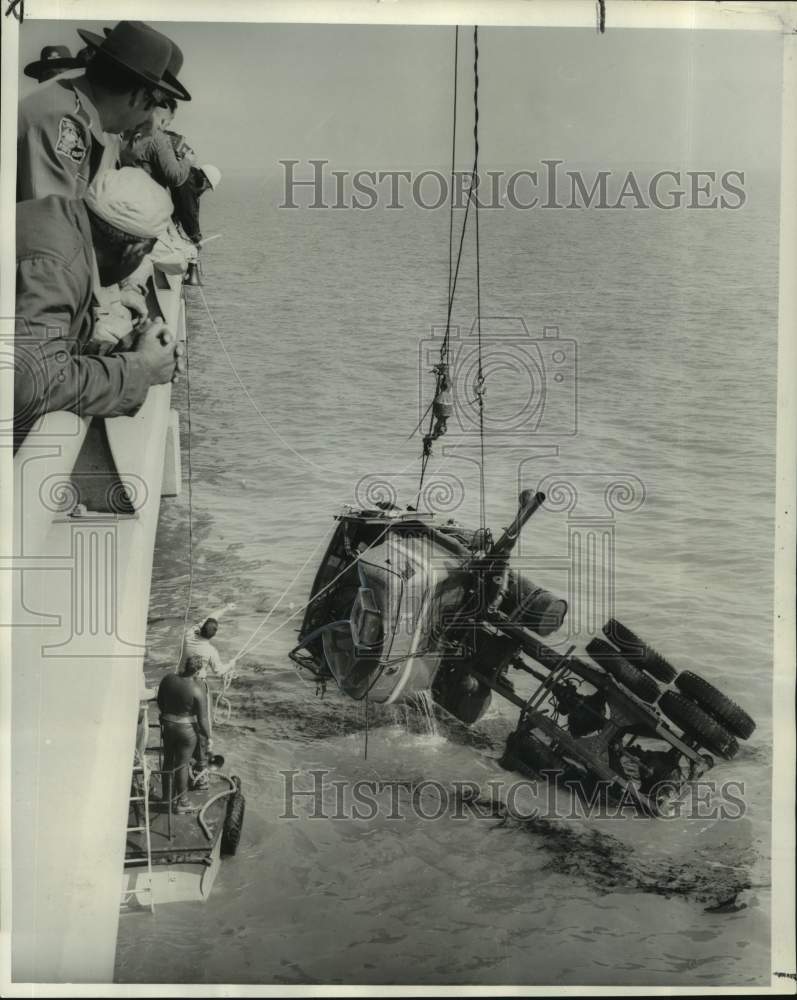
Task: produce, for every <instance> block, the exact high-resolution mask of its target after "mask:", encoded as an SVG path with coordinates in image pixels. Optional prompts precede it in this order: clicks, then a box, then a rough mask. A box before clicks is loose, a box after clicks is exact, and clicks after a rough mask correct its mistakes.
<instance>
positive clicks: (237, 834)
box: [221, 775, 246, 856]
mask: <svg viewBox="0 0 797 1000" xmlns="http://www.w3.org/2000/svg"><path fill="white" fill-rule="evenodd" d="M232 780H233V781H234V782H235V788H236V791H235V793H234V794H233V795H231V796H230V798H229V800H228V802H227V814H226V816H225V817H224V829H223V830H222V833H221V853H222V854H223V855H226V856H231V855H233V854H235V852H236V851H237V850H238V844H239V842H240V840H241V830H242V829H243V825H244V811H245V809H246V799H245V798H244V796H243V792H242V791H241V779H240V778H239V777H238V776H237V775H233V777H232Z"/></svg>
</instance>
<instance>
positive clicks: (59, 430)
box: [2, 271, 185, 983]
mask: <svg viewBox="0 0 797 1000" xmlns="http://www.w3.org/2000/svg"><path fill="white" fill-rule="evenodd" d="M181 277H182V276H181V275H177V276H167V275H164V274H163V273H161V272H159V271H156V273H155V281H154V286H153V287H152V288H151V290H150V300H151V311H152V312H153V313H154V312H155V311H156V310H158V311H160V313H161V315H162V316H163V318H164V320H165V321H166V324H167V326H168V327H169V329H171V330H172V331H173V332H175V333H176V335H177V336H178V338H182V337H184V336H185V308H184V301H183V294H182V281H181ZM156 300H157V301H156ZM170 400H171V386H169V385H165V386H156V387H153V388H151V389H150V391H149V394H148V396H147V399H146V400H145V402H144V404H143V406H142V407H141V408H140V410H139V412H138V413H137V414H136V415H135V416H132V417H115V418H113V419H98V418H94V419H83V418H80V417H77V416H75V415H74V414H72V413H66V412H59V413H50V414H47V415H46V416H45V417H43V418H42V419H40V420H39V421H38V422H37V424H36V425H35V426H34V427H33V429H32V430H31V432H30V433H29V434H28V436H27V438H26V439H25V441H24V442H23V443H22V445H21V446H20V448H19V450H18V451H17V454H16V455H15V458H14V517H15V521H14V525H15V530H14V533H13V543H12V544H13V550H12V551H11V552H5V553H3V555H2V566H3V568H4V569H5V570H7V571H9V572H10V574H11V576H12V577H13V601H14V604H13V617H12V621H13V636H12V657H13V660H12V732H11V741H12V747H13V753H12V851H13V858H14V879H13V889H12V911H13V937H12V976H13V979H14V980H15V981H20V982H53V983H58V982H110V981H111V980H112V977H113V966H114V955H115V949H116V935H117V926H118V916H119V893H120V879H121V877H122V871H123V865H124V855H125V830H126V827H127V814H128V805H129V801H128V800H129V789H130V773H131V766H132V762H133V756H134V750H135V740H136V722H137V713H138V704H139V691H140V687H141V682H142V667H143V660H144V652H145V648H146V623H147V609H148V605H149V596H150V584H151V577H152V562H153V550H154V545H155V533H156V529H157V524H158V514H159V508H160V498H161V495H163V494H164V493H165V494H166V495H174V494H176V493H177V492H179V485H180V462H179V440H178V435H177V422H176V414H174V413H173V412H172V411H170ZM78 505H80V506H78ZM75 774H80V775H82V781H81V783H80V784H79V785H76V784H75V782H74V781H73V780H72V776H73V775H75Z"/></svg>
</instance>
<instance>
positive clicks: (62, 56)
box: [23, 45, 85, 80]
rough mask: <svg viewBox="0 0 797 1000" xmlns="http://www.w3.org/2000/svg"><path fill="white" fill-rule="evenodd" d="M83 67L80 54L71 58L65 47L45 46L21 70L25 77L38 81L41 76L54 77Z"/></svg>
mask: <svg viewBox="0 0 797 1000" xmlns="http://www.w3.org/2000/svg"><path fill="white" fill-rule="evenodd" d="M83 65H85V63H84V61H83V59H81V57H80V53H78V54H77V55H76V56H73V55H72V53H71V52H70V51H69V49H68V48H67V46H66V45H45V46H44V48H43V49H42V50H41V53H40V55H39V58H38V59H36V60H35V61H34V62H31V63H28V65H27V66H26V67H25V69H24V70H23V73H24V74H25V76H30V77H32V78H33V79H34V80H38V79H39V78H40V77H41V76H42V74H43V73H44V74H48V75H50V76H55V74H56V73H62V72H64V70H68V69H80V67H81V66H83Z"/></svg>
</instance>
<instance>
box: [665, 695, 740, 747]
mask: <svg viewBox="0 0 797 1000" xmlns="http://www.w3.org/2000/svg"><path fill="white" fill-rule="evenodd" d="M659 708H660V709H661V710H662V712H664V714H665V715H666V716H667V718H668V719H669V720H670V721H671V722H674V723H675V725H676V726H678V727H679V728H680V729H682V730H683V732H684V736H686V737H691V738H692V739H695V740H697V741H698V742H699V743H700V745H701V746H704V747H705V748H706V749H707V750H711V751H712V752H713V753H716V754H719V755H720V757H724V758H725V759H726V760H730V759H731V758H732V757H735V756H736V754H737V753H738V751H739V744H738V743H737V742H736V740H735V739H734V737H733V736H731V734H730V733H729V732H728V730H727V729H725V728H724V727H723V726H721V725H720V723H719V722H717V720H716V719H712V718H711V716H710V715H707V714H706V713H705V712H704V711H703V709H702V708H701V707H700V706H699V705H697V704H695V702H693V701H691V700H690V699H689V698H687V697H685V696H684V695H682V694H679V693H678V692H677V691H665V692H664V694H663V695H662V696H661V698H660V700H659Z"/></svg>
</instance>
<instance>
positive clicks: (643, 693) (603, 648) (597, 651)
mask: <svg viewBox="0 0 797 1000" xmlns="http://www.w3.org/2000/svg"><path fill="white" fill-rule="evenodd" d="M586 649H587V652H588V653H589V655H590V656H591V657H592V659H593V660H594V661H595V662H596V663H599V664H600V665H601V666H602V667H603V669H604V670H605V671H606V673H607V674H610V675H611V676H612V677H613V678H614V679H615V680H616V681H619V683H620V684H622V685H623V687H626V688H628V690H629V691H631V692H632V693H633V694H635V695H636V696H637V698H641V700H642V701H645V702H647V703H648V704H651V703H652V702H654V701H655V700H656V699H657V698H658V697H659V695H660V694H661V691H660V690H659V685H658V684H657V683H656V682H655V681H654V680H653V678H652V677H648V676H647V674H643V673H642V671H641V670H637V668H636V667H635V666H633V665H632V664H631V663H629V662H628V660H626V658H625V657H624V656H622V655H621V654H620V653H618V652H617V650H616V649H615V648H614V647H613V646H611V645H609V643H608V642H605V641H604V640H603V639H592V640H591V641H590V642H588V643H587V647H586Z"/></svg>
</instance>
